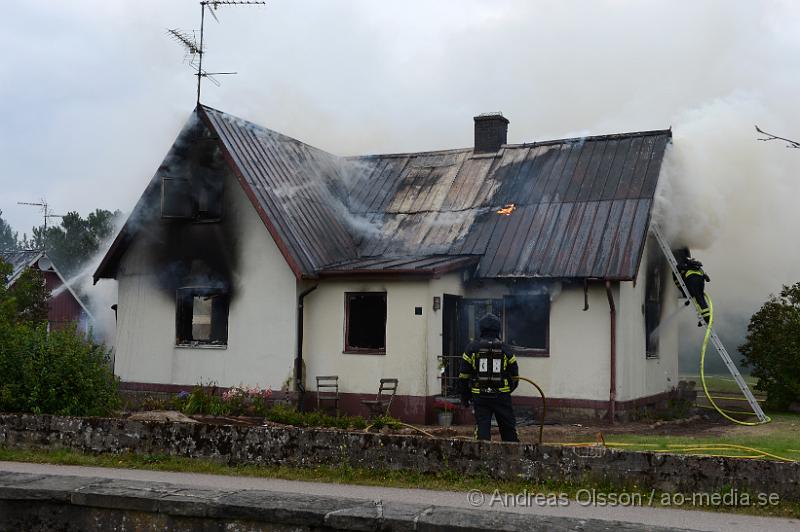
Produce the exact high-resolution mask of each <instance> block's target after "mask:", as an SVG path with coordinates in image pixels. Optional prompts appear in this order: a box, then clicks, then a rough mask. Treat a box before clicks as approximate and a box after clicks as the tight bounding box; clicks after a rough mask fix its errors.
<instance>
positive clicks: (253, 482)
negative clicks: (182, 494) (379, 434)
mask: <svg viewBox="0 0 800 532" xmlns="http://www.w3.org/2000/svg"><path fill="white" fill-rule="evenodd" d="M0 470H2V471H12V472H20V473H38V474H49V475H73V476H86V477H103V478H115V479H126V480H144V481H152V482H171V483H175V484H184V485H190V486H195V487H212V488H230V489H260V490H271V491H281V492H286V493H305V494H309V495H332V496H338V497H351V498H354V499H366V500H376V499H381V500H384V501H395V502H405V503H418V504H429V505H437V506H450V507H456V508H483V509H486V510H490V511H508V512H517V513H523V514H524V513H533V514H540V515H553V516H562V517H577V518H594V519H606V520H615V521H626V522H630V523H641V524H642V525H644V526H647V525H651V526H664V527H675V528H686V529H693V530H714V531H725V532H734V531H743V532H744V531H747V532H751V531H753V530H757V531H759V530H760V531H769V532H782V531H791V532H796V531H797V530H800V520H796V519H778V518H768V517H752V516H747V515H738V514H732V513H723V512H701V511H695V510H679V509H666V508H652V507H649V506H647V499H644V501H643V505H642V506H638V505H633V506H618V505H617V506H611V505H602V504H599V503H600V501H599V500H598V504H590V503H588V502H590V501H591V494H590V492H586V493H584V494H583V497H582V504H579V503H578V502H577V501H575V500H571V501H567V502H566V504H561V503H559V504H557V505H556V504H549V505H548V504H546V502H547V501H543V502H544V504H539V501H537V500H535V499H534V498H533V495H531V496H530V497H528V498H526V497H525V496H524V494H523V495H522V496H521V497H519V498H518V500H519V501H520V502H521V503H522V504H517V503H515V502H514V501H512V500H509V502H508V503H507V504H503V503H502V502H495V503H494V504H492V498H493V494H492V493H484V494H476V493H464V492H448V491H433V490H423V489H401V488H381V487H372V486H356V485H349V484H325V483H320V482H300V481H293V480H280V479H271V478H254V477H236V476H222V475H204V474H195V473H171V472H160V471H142V470H134V469H110V468H100V467H83V466H58V465H47V464H29V463H22V462H0ZM494 498H495V500H497V497H494ZM555 498H556V496H555V495H554V496H553V499H555ZM481 500H482V501H483V503H482V504H480V502H481ZM507 500H508V499H507ZM562 502H563V501H562Z"/></svg>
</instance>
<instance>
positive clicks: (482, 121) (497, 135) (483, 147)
mask: <svg viewBox="0 0 800 532" xmlns="http://www.w3.org/2000/svg"><path fill="white" fill-rule="evenodd" d="M474 120H475V153H494V152H496V151H497V150H499V149H500V146H502V145H503V144H506V142H507V141H508V118H506V117H504V116H503V114H502V113H500V112H497V113H483V114H480V115H478V116H476V117H475V118H474Z"/></svg>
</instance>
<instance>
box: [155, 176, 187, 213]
mask: <svg viewBox="0 0 800 532" xmlns="http://www.w3.org/2000/svg"><path fill="white" fill-rule="evenodd" d="M194 215H195V213H194V201H193V200H192V187H191V184H190V183H189V180H188V179H183V178H178V177H162V178H161V217H162V218H177V219H191V218H194Z"/></svg>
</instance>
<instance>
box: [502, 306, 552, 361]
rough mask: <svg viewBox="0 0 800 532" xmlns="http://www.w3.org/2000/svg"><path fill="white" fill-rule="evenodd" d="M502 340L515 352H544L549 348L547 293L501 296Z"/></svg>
mask: <svg viewBox="0 0 800 532" xmlns="http://www.w3.org/2000/svg"><path fill="white" fill-rule="evenodd" d="M503 317H504V320H503V321H504V323H505V335H504V337H503V340H504V341H505V343H506V344H508V345H510V346H512V347H514V348H515V350H517V351H518V352H519V353H522V354H524V353H525V352H531V353H547V352H549V348H550V343H549V342H550V295H549V294H546V293H544V294H518V295H511V296H505V297H504V298H503Z"/></svg>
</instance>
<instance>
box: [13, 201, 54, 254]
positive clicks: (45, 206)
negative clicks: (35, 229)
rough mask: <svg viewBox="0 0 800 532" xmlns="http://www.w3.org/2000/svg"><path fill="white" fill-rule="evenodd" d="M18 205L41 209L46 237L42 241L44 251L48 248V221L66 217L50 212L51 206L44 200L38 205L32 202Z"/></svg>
mask: <svg viewBox="0 0 800 532" xmlns="http://www.w3.org/2000/svg"><path fill="white" fill-rule="evenodd" d="M17 205H30V206H32V207H39V208H40V209H41V211H42V217H43V218H44V236H45V239H44V240H42V249H44V248H45V246H46V242H47V239H46V237H47V220H48V219H50V218H63V217H64V216H63V215H62V214H53V213H52V212H50V205H48V204H47V201H45V200H44V198H42V199H41V200H39V202H38V203H31V202H27V201H18V202H17Z"/></svg>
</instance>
